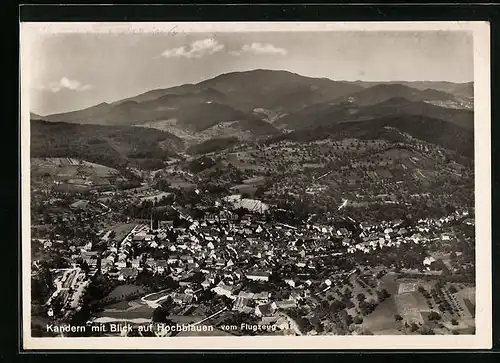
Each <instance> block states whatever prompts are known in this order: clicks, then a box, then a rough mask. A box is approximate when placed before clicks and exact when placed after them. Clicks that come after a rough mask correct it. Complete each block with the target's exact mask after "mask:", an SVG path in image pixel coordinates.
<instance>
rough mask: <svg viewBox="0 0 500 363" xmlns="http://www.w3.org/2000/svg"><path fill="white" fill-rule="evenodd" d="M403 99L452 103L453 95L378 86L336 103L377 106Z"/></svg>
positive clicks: (433, 91)
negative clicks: (351, 102) (392, 100)
mask: <svg viewBox="0 0 500 363" xmlns="http://www.w3.org/2000/svg"><path fill="white" fill-rule="evenodd" d="M395 97H402V98H406V99H407V100H408V101H413V102H418V101H451V100H453V99H454V97H453V95H451V94H449V93H446V92H442V91H436V90H434V89H430V88H429V89H425V90H419V89H416V88H412V87H408V86H405V85H402V84H378V85H376V86H373V87H369V88H365V89H363V90H361V91H358V92H354V93H351V94H348V95H346V96H343V97H340V98H338V99H336V100H335V101H334V102H335V103H341V102H346V101H348V100H352V101H353V102H354V103H356V104H357V105H360V106H369V105H375V104H377V103H381V102H384V101H387V100H389V99H391V98H395Z"/></svg>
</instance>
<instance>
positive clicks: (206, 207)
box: [31, 142, 475, 336]
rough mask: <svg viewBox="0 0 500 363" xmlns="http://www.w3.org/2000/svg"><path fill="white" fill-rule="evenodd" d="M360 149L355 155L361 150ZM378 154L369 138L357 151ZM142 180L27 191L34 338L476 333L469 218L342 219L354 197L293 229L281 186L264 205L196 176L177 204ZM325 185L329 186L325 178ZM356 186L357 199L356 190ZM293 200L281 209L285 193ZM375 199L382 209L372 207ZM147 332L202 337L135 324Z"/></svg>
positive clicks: (457, 214)
mask: <svg viewBox="0 0 500 363" xmlns="http://www.w3.org/2000/svg"><path fill="white" fill-rule="evenodd" d="M355 143H356V146H354V148H356V149H357V150H359V149H360V146H359V144H360V143H361V144H362V142H355ZM381 145H383V144H381V143H376V144H373V143H369V142H368V143H365V146H362V147H361V149H363V148H364V147H377V148H380V147H381ZM417 145H418V144H417ZM426 147H428V150H427V155H428V158H431V157H432V154H431V153H430V149H429V146H427V145H426ZM383 150H386V149H383ZM361 151H362V150H361ZM224 155H227V154H224ZM224 155H223V157H224ZM309 158H310V159H312V158H311V157H309ZM47 160H49V159H46V161H45V162H47ZM273 160H276V157H275V158H273ZM296 160H300V159H296ZM49 161H50V160H49ZM355 162H356V161H355V159H352V163H355ZM418 162H419V160H416V161H415V160H414V161H413V164H417V163H418ZM178 163H179V162H178V161H177V162H176V163H174V167H175V165H179V164H178ZM66 164H69V165H75V168H80V170H81V168H85V167H87V166H86V165H83V166H82V163H78V162H69V163H66ZM262 164H263V163H261V165H262ZM403 165H404V164H403ZM354 168H355V167H354ZM352 169H353V168H351V170H352ZM98 170H99V169H98ZM169 170H170V172H169ZM338 170H341V169H338ZM165 171H166V173H170V174H168V175H170V180H172V179H173V178H172V177H171V176H172V175H177V176H176V178H178V179H180V178H181V177H186V175H187V177H188V178H189V176H190V175H189V174H190V173H189V172H187V174H186V172H180V171H179V170H177V171H175V172H174V171H173V169H172V166H167V168H166V169H165ZM367 172H369V170H367ZM444 172H445V171H443V170H442V171H441V173H444ZM452 172H453V170H450V173H452ZM172 173H175V174H172ZM164 175H165V174H164ZM191 175H192V174H191ZM283 175H286V174H285V172H284V174H283ZM322 175H323V174H322ZM441 175H442V174H441ZM249 176H251V175H249ZM163 177H164V176H163ZM253 178H254V180H258V176H255V175H253ZM256 178H257V179H256ZM309 178H311V177H309ZM314 179H315V180H317V179H319V178H314ZM143 180H145V182H142V184H139V185H138V186H137V185H135V186H134V187H135V188H132V189H124V190H121V191H120V190H112V191H110V190H109V188H102V189H99V188H95V189H94V190H96V191H94V192H93V193H91V194H88V193H86V194H85V193H81V192H79V191H78V192H72V193H68V192H67V191H66V190H62V191H59V192H57V193H53V192H52V193H51V194H50V198H47V197H46V195H48V194H47V193H46V192H45V190H44V189H45V188H46V185H47V184H46V183H47V182H46V181H44V182H42V183H41V184H39V185H41V186H42V187H39V186H37V187H36V188H35V190H33V192H32V200H33V202H32V203H33V207H32V218H34V219H33V222H32V225H33V227H32V247H31V250H32V256H33V262H32V265H33V273H32V302H33V309H34V317H33V332H34V335H36V334H38V335H40V336H46V335H47V334H49V335H50V334H52V335H58V334H60V335H62V336H65V335H64V334H68V335H69V336H72V335H71V334H76V335H77V336H79V335H82V333H81V332H76V333H74V332H71V331H70V332H69V333H64V332H62V331H61V332H57V333H54V331H53V330H52V331H47V329H44V327H45V326H46V325H47V324H54V323H55V322H58V323H60V324H62V323H70V324H72V325H75V326H77V325H85V324H88V323H91V324H104V325H113V324H115V325H116V324H120V323H124V324H131V325H132V326H133V327H135V328H132V329H126V330H121V331H117V330H116V329H115V330H113V329H103V330H102V331H92V330H90V331H86V332H85V333H84V335H87V334H91V335H96V334H97V335H98V336H103V335H104V336H106V335H126V336H154V335H157V336H184V335H193V334H195V335H199V334H208V335H236V336H237V335H274V334H280V335H314V334H338V335H345V334H360V335H370V334H471V333H473V331H474V329H475V328H474V326H475V325H474V314H475V312H474V309H475V308H474V301H475V297H474V294H475V288H474V286H475V284H474V281H475V280H474V279H475V277H474V276H475V273H474V271H475V267H474V218H473V213H474V212H473V209H472V208H447V209H446V210H445V211H444V212H445V213H442V215H441V216H436V217H426V218H424V217H422V218H420V217H413V218H407V217H406V218H397V219H389V218H384V219H380V218H379V219H378V220H374V218H367V219H366V220H362V219H360V218H359V215H360V214H359V213H350V212H349V210H353V209H355V208H359V205H356V204H355V203H353V202H352V196H354V195H355V194H354V193H351V194H349V196H348V197H349V198H350V201H349V202H348V201H347V196H346V194H344V199H341V200H344V202H342V203H340V205H339V206H338V208H337V206H335V208H334V209H333V210H334V211H335V213H327V214H324V215H318V214H315V213H307V214H304V215H303V218H301V219H300V220H298V218H297V216H298V215H300V213H298V210H297V211H296V212H295V213H294V211H293V210H292V211H291V212H290V211H287V210H286V209H285V208H287V205H281V204H280V205H272V204H269V203H268V201H269V200H272V198H276V196H277V195H280V194H282V193H283V192H284V190H283V189H282V188H281V189H280V190H277V189H276V186H274V188H275V189H272V188H270V189H268V191H266V192H265V194H261V195H262V200H259V199H256V196H255V194H254V197H253V198H251V197H250V196H249V195H248V194H243V195H242V194H235V195H231V196H225V197H224V196H223V195H224V193H220V194H219V195H220V196H217V194H216V193H206V190H205V189H203V188H199V187H197V186H196V185H200V182H199V179H198V180H197V184H196V185H195V187H194V188H193V187H191V188H190V189H188V191H182V193H180V194H179V193H178V192H174V188H172V184H170V186H169V189H168V191H163V190H159V189H156V187H158V184H159V181H160V183H161V177H160V179H159V178H158V177H156V178H154V177H153V178H150V179H143ZM148 180H149V181H148ZM285 180H287V179H286V178H283V179H282V181H281V183H282V184H283V182H285ZM323 182H324V183H326V188H327V189H330V188H331V185H328V184H327V183H328V178H327V177H324V179H323ZM346 182H347V183H349V181H348V180H347V181H346ZM382 183H383V181H382ZM60 185H61V183H60V182H58V183H57V187H59V186H60ZM276 185H279V184H276ZM290 185H292V184H290ZM297 185H299V184H295V186H294V188H297ZM355 185H357V186H358V190H359V189H361V187H362V185H363V182H362V183H361V184H360V183H355ZM360 185H361V186H360ZM372 185H374V186H373V188H376V185H377V183H373V182H372ZM386 185H388V184H387V183H386ZM393 185H394V186H396V185H397V184H396V183H395V182H394V184H393ZM407 185H408V184H407ZM153 186H154V187H153ZM302 187H303V188H306V187H305V186H304V185H302ZM163 189H165V188H163ZM288 192H290V195H289V196H288V200H290V199H291V198H292V195H293V191H291V190H289V189H288ZM365 194H366V193H365ZM417 194H418V193H417ZM309 195H311V196H313V197H314V193H312V192H311V193H310V194H309ZM358 195H359V193H358ZM405 195H406V198H408V193H405ZM335 197H336V196H333V197H330V199H329V200H330V201H331V200H332V199H331V198H335ZM323 198H325V197H324V196H323ZM414 198H416V199H418V198H421V197H420V195H417V196H416V197H414ZM333 200H335V201H336V202H335V203H337V202H338V198H337V199H333ZM129 201H132V202H129ZM186 201H187V202H186ZM447 201H449V199H447ZM375 202H377V203H379V205H382V204H384V202H385V199H383V200H380V199H379V200H377V199H374V200H372V201H370V203H375ZM360 203H362V202H358V204H360ZM38 205H39V206H40V207H38ZM295 207H296V208H298V207H297V205H296V206H295ZM37 211H39V212H37ZM446 212H447V213H446ZM368 215H370V214H367V216H368ZM290 216H292V217H290ZM48 226H51V228H49V229H47V227H48ZM152 322H154V323H158V324H164V325H163V326H175V325H176V324H184V325H186V326H198V327H201V326H204V327H205V328H204V329H187V328H186V329H165V328H156V329H153V331H145V330H144V329H142V328H141V326H144V325H148V324H151V323H152ZM158 324H157V325H156V326H157V327H158V326H159V325H158ZM78 334H79V335H78Z"/></svg>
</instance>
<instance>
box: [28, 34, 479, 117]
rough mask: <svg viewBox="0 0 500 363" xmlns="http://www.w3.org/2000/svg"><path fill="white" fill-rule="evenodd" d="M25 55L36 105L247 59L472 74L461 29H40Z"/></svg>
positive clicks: (345, 76)
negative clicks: (126, 31)
mask: <svg viewBox="0 0 500 363" xmlns="http://www.w3.org/2000/svg"><path fill="white" fill-rule="evenodd" d="M30 60H31V62H30V67H29V72H30V108H31V111H32V112H34V113H37V114H39V115H47V114H52V113H58V112H67V111H72V110H77V109H82V108H85V107H89V106H93V105H96V104H99V103H101V102H114V101H117V100H120V99H123V98H126V97H131V96H135V95H138V94H140V93H143V92H146V91H149V90H152V89H157V88H168V87H172V86H176V85H181V84H185V83H197V82H200V81H203V80H205V79H209V78H212V77H215V76H217V75H219V74H222V73H228V72H233V71H245V70H251V69H277V70H287V71H290V72H294V73H298V74H301V75H304V76H309V77H326V78H330V79H332V80H350V81H354V80H364V81H419V80H421V81H451V82H470V81H472V80H473V47H472V34H470V33H467V32H464V31H405V32H404V31H392V32H380V31H369V32H367V31H365V32H362V31H316V32H312V31H304V32H293V33H290V32H276V31H274V32H248V33H234V32H233V33H227V32H226V33H220V32H217V33H206V32H205V33H176V32H164V33H149V34H144V33H143V34H141V33H135V34H116V33H71V34H45V35H43V36H40V37H38V38H37V40H36V41H35V42H33V43H32V45H31V48H30Z"/></svg>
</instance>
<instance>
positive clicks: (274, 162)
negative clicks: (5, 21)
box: [21, 22, 491, 349]
mask: <svg viewBox="0 0 500 363" xmlns="http://www.w3.org/2000/svg"><path fill="white" fill-rule="evenodd" d="M21 66H22V68H21V80H22V86H21V94H22V102H21V135H22V153H23V155H22V173H23V180H22V182H23V186H22V187H23V190H22V193H23V194H22V202H23V207H24V208H23V220H22V223H23V240H22V254H23V261H22V262H23V332H24V333H23V339H24V345H25V348H26V349H30V348H33V349H62V348H64V349H68V348H71V349H73V348H74V349H95V348H96V347H102V348H103V349H118V348H119V349H127V348H133V349H141V348H144V349H198V348H203V349H217V348H219V349H220V348H224V349H231V348H235V349H243V348H245V349H252V348H275V347H277V348H282V349H287V348H288V349H294V348H297V346H300V347H301V348H303V349H307V348H308V347H311V348H314V349H317V348H321V347H327V348H337V349H344V348H345V349H347V348H350V347H354V348H356V349H362V348H377V347H379V348H398V347H399V348H441V347H442V348H453V347H455V348H458V347H460V348H462V349H467V348H471V349H472V348H474V349H477V348H489V347H490V346H491V291H490V290H491V265H490V264H491V262H490V253H491V252H490V248H491V235H490V234H491V231H490V230H491V216H490V214H491V213H490V198H491V196H490V183H491V178H490V131H489V130H490V115H489V107H490V99H489V27H488V24H487V23H484V22H435V23H432V22H429V23H425V22H421V23H411V22H407V23H405V22H400V23H392V24H391V23H333V22H332V23H307V22H304V23H272V22H267V23H149V24H145V23H114V24H113V23H86V24H85V23H59V24H58V23H24V24H21ZM431 336H432V337H431ZM76 338H78V339H76Z"/></svg>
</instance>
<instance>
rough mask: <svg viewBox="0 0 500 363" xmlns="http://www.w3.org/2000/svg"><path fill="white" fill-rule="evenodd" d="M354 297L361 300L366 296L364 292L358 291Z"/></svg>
mask: <svg viewBox="0 0 500 363" xmlns="http://www.w3.org/2000/svg"><path fill="white" fill-rule="evenodd" d="M356 299H358V301H359V302H362V301H364V300H365V299H366V296H365V294H363V293H362V292H360V293H359V294H358V295H356Z"/></svg>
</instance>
